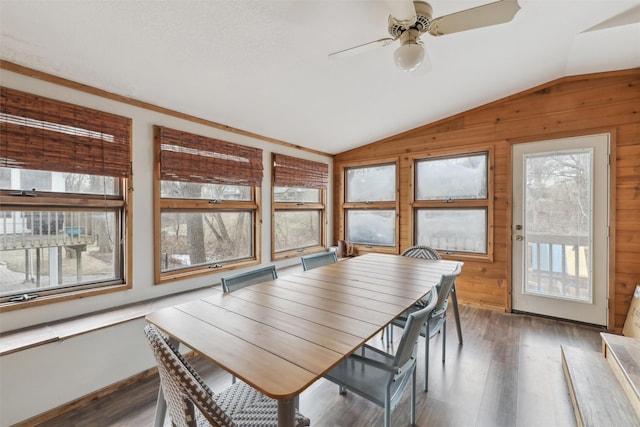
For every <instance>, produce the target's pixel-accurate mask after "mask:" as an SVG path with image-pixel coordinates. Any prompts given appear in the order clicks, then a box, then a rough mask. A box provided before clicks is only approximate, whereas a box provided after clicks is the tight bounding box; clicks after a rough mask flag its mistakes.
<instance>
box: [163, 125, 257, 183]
mask: <svg viewBox="0 0 640 427" xmlns="http://www.w3.org/2000/svg"><path fill="white" fill-rule="evenodd" d="M156 137H157V138H158V139H159V142H160V178H161V179H163V180H168V181H183V182H198V183H213V184H226V185H247V186H254V187H261V186H262V150H261V149H260V148H253V147H246V146H244V145H238V144H233V143H231V142H226V141H220V140H218V139H214V138H209V137H205V136H200V135H194V134H192V133H188V132H182V131H179V130H175V129H169V128H166V127H162V126H156Z"/></svg>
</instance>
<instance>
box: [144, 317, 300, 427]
mask: <svg viewBox="0 0 640 427" xmlns="http://www.w3.org/2000/svg"><path fill="white" fill-rule="evenodd" d="M144 332H145V335H146V337H147V340H148V341H149V345H150V346H151V349H152V350H153V354H154V356H155V358H156V362H157V364H158V372H159V374H160V383H161V387H162V391H163V393H164V398H165V400H166V402H167V406H168V410H169V416H170V417H171V423H172V425H173V426H176V427H199V426H221V427H241V426H247V427H248V426H258V425H259V426H264V427H267V426H272V427H276V426H277V425H278V402H277V401H276V400H274V399H271V398H269V397H267V396H265V395H263V394H262V393H260V392H259V391H257V390H255V389H254V388H252V387H250V386H248V385H247V384H245V383H243V382H237V383H235V384H234V385H232V386H231V387H229V388H227V389H226V390H224V391H223V392H222V393H220V394H218V395H214V393H213V392H212V391H211V389H210V388H209V387H208V386H207V385H206V384H205V383H204V381H203V380H202V378H200V376H199V375H198V373H197V372H196V371H195V370H194V369H193V367H191V365H189V363H187V361H186V360H185V359H184V358H183V357H182V355H181V354H180V353H179V352H178V350H176V349H175V348H174V347H173V346H172V345H171V344H170V343H169V341H168V339H167V338H166V337H164V336H163V335H162V334H161V333H160V331H159V330H158V329H157V328H156V327H155V326H153V325H151V324H149V325H147V326H146V327H145V328H144ZM309 424H310V422H309V419H308V418H306V417H304V416H303V415H301V414H300V413H298V412H297V411H296V424H295V425H296V427H303V426H308V425H309Z"/></svg>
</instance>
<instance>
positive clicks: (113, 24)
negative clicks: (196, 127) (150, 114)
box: [0, 0, 640, 154]
mask: <svg viewBox="0 0 640 427" xmlns="http://www.w3.org/2000/svg"><path fill="white" fill-rule="evenodd" d="M389 1H394V0H387V1H358V0H341V1H339V0H296V1H293V0H279V1H269V0H236V1H226V0H224V1H223V0H157V1H154V0H137V1H134V0H93V1H86V0H55V1H45V0H28V1H25V0H0V57H1V58H2V59H3V60H6V61H9V62H13V63H16V64H19V65H22V66H26V67H30V68H33V69H36V70H39V71H43V72H47V73H50V74H53V75H56V76H59V77H63V78H66V79H70V80H73V81H77V82H80V83H83V84H87V85H90V86H93V87H97V88H100V89H104V90H106V91H109V92H113V93H116V94H119V95H124V96H127V97H131V98H135V99H138V100H141V101H145V102H149V103H152V104H155V105H158V106H161V107H166V108H170V109H173V110H177V111H180V112H182V113H187V114H191V115H194V116H197V117H201V118H204V119H207V120H212V121H215V122H218V123H221V124H224V125H228V126H231V127H234V128H238V129H242V130H244V131H247V132H252V133H255V134H258V135H263V136H266V137H269V138H274V139H278V140H281V141H284V142H287V143H291V144H296V145H300V146H304V147H308V148H311V149H314V150H318V151H322V152H326V153H331V154H334V153H339V152H342V151H345V150H348V149H351V148H354V147H357V146H361V145H364V144H367V143H370V142H373V141H375V140H379V139H382V138H385V137H388V136H391V135H394V134H397V133H400V132H403V131H406V130H409V129H412V128H415V127H418V126H421V125H424V124H428V123H432V122H434V121H437V120H439V119H443V118H446V117H449V116H451V115H454V114H457V113H460V112H463V111H466V110H468V109H471V108H474V107H477V106H479V105H483V104H486V103H488V102H491V101H494V100H496V99H500V98H503V97H505V96H508V95H511V94H513V93H517V92H520V91H523V90H526V89H529V88H531V87H535V86H537V85H539V84H542V83H545V82H548V81H550V80H554V79H556V78H560V77H563V76H569V75H578V74H586V73H593V72H601V71H610V70H620V69H627V68H635V67H638V66H640V23H639V22H640V1H635V0H634V1H631V0H590V1H588V0H553V1H551V0H519V4H520V7H521V10H520V11H519V12H518V13H517V15H516V16H515V18H514V19H513V20H512V21H511V22H509V23H506V24H501V25H495V26H491V27H486V28H480V29H475V30H470V31H464V32H459V33H455V34H448V35H445V36H441V37H434V36H431V35H428V34H425V35H423V36H422V41H423V42H424V46H425V50H426V52H427V55H428V57H429V60H430V62H431V69H430V70H428V71H427V70H426V69H425V68H418V69H417V70H414V71H412V72H403V71H400V70H398V69H397V68H396V67H395V64H394V61H393V52H394V49H395V47H397V46H396V45H392V46H388V47H379V48H375V49H370V50H367V51H365V52H362V53H360V54H358V55H352V56H344V57H340V58H336V59H332V60H329V58H328V54H329V53H331V52H335V51H339V50H342V49H346V48H349V47H351V46H356V45H360V44H363V43H367V42H370V41H373V40H376V39H380V38H384V37H388V33H387V19H388V15H389V12H390V5H389ZM489 2H490V1H486V0H469V1H457V0H433V1H430V4H431V6H432V8H433V15H434V17H437V16H443V15H446V14H450V13H454V12H456V11H460V10H463V9H468V8H471V7H475V6H479V5H483V4H487V3H489ZM396 43H397V42H396ZM0 72H1V71H0ZM0 77H1V75H0Z"/></svg>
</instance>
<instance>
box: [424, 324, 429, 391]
mask: <svg viewBox="0 0 640 427" xmlns="http://www.w3.org/2000/svg"><path fill="white" fill-rule="evenodd" d="M424 391H429V322H427V324H426V325H425V331H424Z"/></svg>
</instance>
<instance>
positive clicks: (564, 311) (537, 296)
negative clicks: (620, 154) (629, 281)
mask: <svg viewBox="0 0 640 427" xmlns="http://www.w3.org/2000/svg"><path fill="white" fill-rule="evenodd" d="M512 156H513V229H512V251H513V253H512V257H513V258H512V267H513V268H512V307H513V310H515V311H522V312H528V313H536V314H541V315H546V316H552V317H557V318H562V319H569V320H575V321H579V322H586V323H591V324H596V325H604V326H606V325H607V287H608V283H607V281H608V268H609V262H608V247H609V242H608V225H609V224H608V217H609V203H608V201H609V135H608V134H600V135H590V136H584V137H575V138H565V139H556V140H550V141H542V142H533V143H526V144H516V145H514V146H513V150H512Z"/></svg>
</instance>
